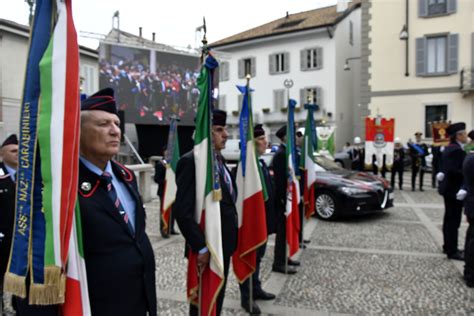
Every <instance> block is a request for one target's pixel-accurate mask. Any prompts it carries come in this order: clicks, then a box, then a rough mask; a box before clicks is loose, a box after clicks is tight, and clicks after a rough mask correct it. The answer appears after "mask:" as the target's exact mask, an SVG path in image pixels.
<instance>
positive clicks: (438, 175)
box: [436, 172, 444, 182]
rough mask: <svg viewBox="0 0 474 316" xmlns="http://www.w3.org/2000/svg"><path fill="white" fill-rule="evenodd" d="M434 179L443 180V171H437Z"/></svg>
mask: <svg viewBox="0 0 474 316" xmlns="http://www.w3.org/2000/svg"><path fill="white" fill-rule="evenodd" d="M436 180H438V182H441V181H443V180H444V173H442V172H438V173H437V174H436Z"/></svg>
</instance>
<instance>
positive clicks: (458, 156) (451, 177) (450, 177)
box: [438, 123, 467, 260]
mask: <svg viewBox="0 0 474 316" xmlns="http://www.w3.org/2000/svg"><path fill="white" fill-rule="evenodd" d="M446 132H447V133H448V135H449V138H450V143H449V145H448V146H447V147H446V148H445V149H444V151H443V154H442V158H441V170H440V171H441V172H442V173H443V174H444V179H443V180H442V181H441V182H440V183H439V189H438V191H439V193H440V194H441V195H442V196H443V197H444V207H445V212H444V219H443V237H444V245H443V249H444V252H445V253H446V255H447V256H448V258H449V259H455V260H463V259H464V254H463V252H462V251H459V250H458V229H459V225H460V224H461V216H462V206H463V203H462V201H459V200H458V199H457V198H456V194H457V193H458V191H459V190H460V189H461V186H462V185H463V174H462V164H463V161H464V158H465V157H466V152H465V151H464V150H463V145H464V144H465V143H466V141H467V135H466V124H465V123H454V124H451V125H449V126H448V128H447V129H446Z"/></svg>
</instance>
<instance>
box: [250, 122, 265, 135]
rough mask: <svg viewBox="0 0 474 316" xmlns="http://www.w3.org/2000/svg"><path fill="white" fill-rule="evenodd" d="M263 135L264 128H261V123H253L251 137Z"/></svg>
mask: <svg viewBox="0 0 474 316" xmlns="http://www.w3.org/2000/svg"><path fill="white" fill-rule="evenodd" d="M263 135H265V130H264V129H263V125H262V124H257V125H255V126H254V128H253V137H255V138H257V137H260V136H263Z"/></svg>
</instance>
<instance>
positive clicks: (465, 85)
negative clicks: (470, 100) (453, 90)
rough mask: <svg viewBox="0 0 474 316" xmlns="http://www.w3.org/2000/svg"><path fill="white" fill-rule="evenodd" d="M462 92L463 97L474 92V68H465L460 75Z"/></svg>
mask: <svg viewBox="0 0 474 316" xmlns="http://www.w3.org/2000/svg"><path fill="white" fill-rule="evenodd" d="M460 75H461V76H460V77H461V78H460V80H461V82H460V87H459V89H460V91H461V93H462V94H463V96H467V95H468V94H470V93H473V92H474V80H473V78H474V68H470V67H464V68H463V69H462V70H461V73H460Z"/></svg>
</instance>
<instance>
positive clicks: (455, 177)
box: [439, 142, 466, 198]
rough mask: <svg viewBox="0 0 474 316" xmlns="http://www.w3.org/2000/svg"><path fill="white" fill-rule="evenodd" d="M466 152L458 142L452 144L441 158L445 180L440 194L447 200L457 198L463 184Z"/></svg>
mask: <svg viewBox="0 0 474 316" xmlns="http://www.w3.org/2000/svg"><path fill="white" fill-rule="evenodd" d="M465 157H466V152H465V151H464V150H463V149H462V148H461V146H459V144H458V143H456V142H451V143H450V144H449V145H448V146H447V147H446V148H445V149H444V151H443V154H442V156H441V169H440V171H441V172H443V173H444V179H443V181H441V182H440V184H439V193H440V194H441V195H443V196H444V197H447V198H456V193H457V192H458V191H459V189H460V188H461V186H462V184H463V175H462V164H463V161H464V158H465Z"/></svg>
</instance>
